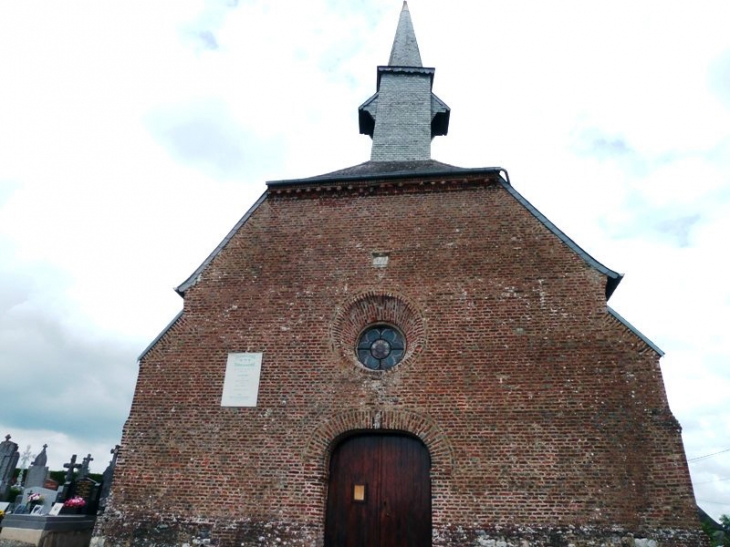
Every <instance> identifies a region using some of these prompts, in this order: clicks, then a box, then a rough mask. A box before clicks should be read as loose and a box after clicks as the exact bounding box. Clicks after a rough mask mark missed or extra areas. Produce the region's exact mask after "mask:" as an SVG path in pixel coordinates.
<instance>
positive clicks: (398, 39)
mask: <svg viewBox="0 0 730 547" xmlns="http://www.w3.org/2000/svg"><path fill="white" fill-rule="evenodd" d="M388 66H415V67H423V63H422V62H421V52H420V51H418V42H417V41H416V32H415V31H414V30H413V21H411V12H410V10H409V9H408V2H406V1H404V2H403V9H402V10H401V12H400V19H399V20H398V29H397V30H396V31H395V40H393V48H392V49H391V50H390V61H389V62H388Z"/></svg>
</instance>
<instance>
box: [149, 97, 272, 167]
mask: <svg viewBox="0 0 730 547" xmlns="http://www.w3.org/2000/svg"><path fill="white" fill-rule="evenodd" d="M147 125H148V128H149V130H150V132H151V133H152V134H153V135H154V136H155V137H156V138H157V139H158V140H159V141H160V142H162V144H163V145H164V146H165V148H166V149H167V150H168V152H169V153H170V155H171V156H173V157H174V158H175V159H177V160H179V161H182V162H184V163H187V164H190V165H193V166H195V167H196V168H198V169H200V170H202V171H203V172H205V173H206V174H207V175H209V176H212V177H216V178H241V177H243V176H244V175H246V176H258V175H261V176H263V175H264V174H265V173H266V172H269V173H270V172H271V171H272V170H273V169H272V168H273V167H274V166H275V165H276V164H277V163H280V162H281V158H283V156H284V153H285V150H284V146H283V143H282V142H280V141H275V142H271V141H265V140H264V139H261V138H258V137H256V135H254V134H253V133H251V132H249V131H247V130H246V129H244V128H243V127H241V126H240V125H238V124H237V123H236V122H235V121H234V118H233V116H232V115H231V113H230V112H229V111H228V108H227V107H226V105H225V104H224V103H222V102H220V101H217V100H210V101H202V102H197V103H194V104H188V105H183V106H177V107H171V108H169V109H165V110H158V111H156V112H154V113H152V114H150V116H149V117H148V123H147Z"/></svg>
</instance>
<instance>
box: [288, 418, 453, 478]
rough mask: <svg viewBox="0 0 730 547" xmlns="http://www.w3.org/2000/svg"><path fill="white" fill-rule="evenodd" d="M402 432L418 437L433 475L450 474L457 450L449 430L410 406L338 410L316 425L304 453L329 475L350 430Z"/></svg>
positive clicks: (312, 465)
mask: <svg viewBox="0 0 730 547" xmlns="http://www.w3.org/2000/svg"><path fill="white" fill-rule="evenodd" d="M377 432H383V433H386V432H394V433H396V432H401V433H409V434H411V435H414V436H415V437H418V438H419V439H420V440H421V441H422V442H423V444H425V445H426V447H427V448H428V451H429V454H430V456H431V476H432V477H433V478H436V477H448V476H450V475H451V473H452V471H453V468H454V453H453V452H454V451H453V447H452V446H451V442H450V441H449V439H448V437H447V436H446V433H445V432H444V431H443V430H442V429H441V427H439V425H438V424H436V423H435V422H434V421H433V420H432V419H431V418H429V417H427V416H424V415H422V414H418V413H416V412H413V411H410V410H403V409H370V410H359V409H358V410H348V411H345V412H341V413H338V414H335V415H333V416H331V417H330V418H328V419H327V420H325V421H324V422H322V423H321V424H320V425H319V426H318V427H316V428H315V430H314V432H313V433H312V435H311V437H310V439H309V442H308V443H307V446H306V447H305V448H304V450H303V453H302V460H303V463H304V465H305V466H307V467H310V468H314V469H318V470H319V471H320V472H321V474H322V476H323V477H327V476H328V475H329V467H330V457H331V455H332V451H333V450H334V448H335V447H336V446H337V444H338V442H339V441H340V440H341V439H342V438H343V437H345V436H347V435H348V434H357V433H377Z"/></svg>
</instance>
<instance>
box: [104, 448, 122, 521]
mask: <svg viewBox="0 0 730 547" xmlns="http://www.w3.org/2000/svg"><path fill="white" fill-rule="evenodd" d="M120 448H121V447H120V446H119V445H116V446H115V447H114V448H112V450H111V455H112V461H110V462H109V465H107V466H106V469H105V470H104V476H103V478H102V481H101V493H100V494H99V508H100V509H101V510H102V511H103V510H104V509H105V508H106V502H107V500H108V499H109V492H110V490H111V487H112V481H113V480H114V469H116V467H117V458H118V457H119V450H120Z"/></svg>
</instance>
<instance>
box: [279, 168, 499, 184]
mask: <svg viewBox="0 0 730 547" xmlns="http://www.w3.org/2000/svg"><path fill="white" fill-rule="evenodd" d="M506 173H507V172H506V170H504V169H503V168H501V167H478V168H473V169H469V168H467V169H462V168H457V169H434V170H429V171H410V172H409V171H398V172H394V173H381V174H373V173H368V174H363V175H333V176H332V177H326V176H321V177H320V176H318V177H314V178H305V179H288V180H270V181H268V182H267V183H266V186H268V187H270V188H282V187H287V186H301V185H306V184H321V183H330V182H357V181H362V180H391V179H413V178H419V177H434V176H439V175H443V176H446V175H448V176H454V175H494V174H497V175H499V176H500V177H501V178H502V179H503V180H504V182H505V183H506V184H509V177H508V176H507V175H506Z"/></svg>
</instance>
